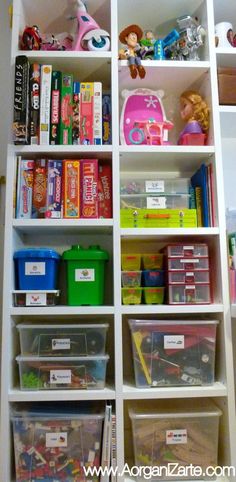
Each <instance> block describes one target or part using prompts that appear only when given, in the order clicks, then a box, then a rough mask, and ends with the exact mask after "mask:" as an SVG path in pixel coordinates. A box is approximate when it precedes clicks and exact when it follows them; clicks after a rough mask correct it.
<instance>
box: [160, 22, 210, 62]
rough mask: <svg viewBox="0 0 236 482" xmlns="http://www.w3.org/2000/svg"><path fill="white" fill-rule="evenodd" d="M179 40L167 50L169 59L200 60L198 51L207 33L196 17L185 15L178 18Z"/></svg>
mask: <svg viewBox="0 0 236 482" xmlns="http://www.w3.org/2000/svg"><path fill="white" fill-rule="evenodd" d="M177 24H178V27H179V38H178V39H176V41H175V42H174V43H172V44H170V45H169V47H168V48H167V49H166V56H167V58H172V59H174V60H200V58H199V55H198V50H199V48H200V47H202V45H203V44H204V39H205V36H206V31H205V29H204V28H203V27H202V25H199V23H198V20H197V18H196V17H191V16H190V15H183V16H182V17H179V18H177Z"/></svg>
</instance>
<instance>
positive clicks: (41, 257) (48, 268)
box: [14, 248, 60, 290]
mask: <svg viewBox="0 0 236 482" xmlns="http://www.w3.org/2000/svg"><path fill="white" fill-rule="evenodd" d="M59 260H60V255H59V254H58V253H57V252H56V251H53V250H52V249H47V248H38V249H32V248H30V249H22V250H20V251H16V252H15V253H14V261H15V272H16V289H19V290H55V289H56V288H57V277H58V276H57V275H58V265H59Z"/></svg>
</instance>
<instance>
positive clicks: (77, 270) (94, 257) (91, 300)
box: [62, 245, 109, 306]
mask: <svg viewBox="0 0 236 482" xmlns="http://www.w3.org/2000/svg"><path fill="white" fill-rule="evenodd" d="M108 258H109V256H108V253H107V251H103V250H102V249H100V246H98V245H93V246H89V247H88V249H84V248H83V247H82V246H78V245H76V246H72V247H71V249H69V250H68V251H64V253H63V255H62V259H64V260H65V261H66V262H67V303H68V305H70V306H81V305H91V306H97V305H103V303H104V271H105V261H107V260H108Z"/></svg>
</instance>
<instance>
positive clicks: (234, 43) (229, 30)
mask: <svg viewBox="0 0 236 482" xmlns="http://www.w3.org/2000/svg"><path fill="white" fill-rule="evenodd" d="M215 41H216V47H219V48H231V47H236V35H234V32H233V25H232V23H230V22H220V23H217V24H216V25H215Z"/></svg>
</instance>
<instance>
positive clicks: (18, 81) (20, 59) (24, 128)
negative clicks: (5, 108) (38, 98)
mask: <svg viewBox="0 0 236 482" xmlns="http://www.w3.org/2000/svg"><path fill="white" fill-rule="evenodd" d="M12 130H13V142H14V144H22V145H24V144H29V60H28V58H27V57H26V56H25V55H18V56H17V57H16V62H15V85H14V104H13V125H12Z"/></svg>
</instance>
